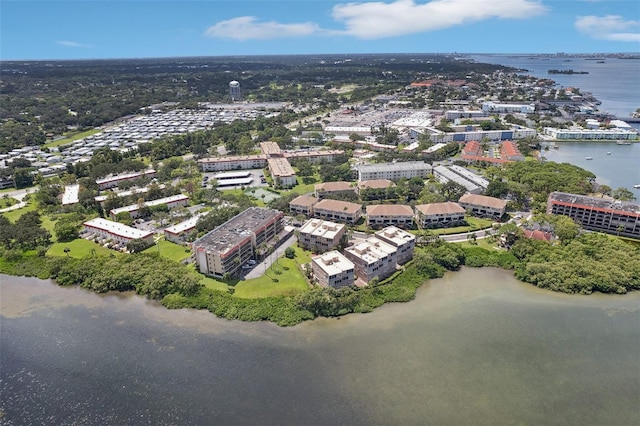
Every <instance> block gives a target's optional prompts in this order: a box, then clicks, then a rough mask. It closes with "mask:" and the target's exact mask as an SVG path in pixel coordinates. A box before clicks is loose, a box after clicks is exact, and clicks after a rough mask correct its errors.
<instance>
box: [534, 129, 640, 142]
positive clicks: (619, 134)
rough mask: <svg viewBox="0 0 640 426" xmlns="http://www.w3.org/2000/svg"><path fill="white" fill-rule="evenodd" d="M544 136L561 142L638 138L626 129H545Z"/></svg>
mask: <svg viewBox="0 0 640 426" xmlns="http://www.w3.org/2000/svg"><path fill="white" fill-rule="evenodd" d="M544 134H545V135H547V136H551V137H552V138H554V139H558V140H563V139H569V140H583V139H590V140H618V139H619V140H630V141H635V140H637V139H639V138H640V136H639V135H638V133H636V132H635V131H633V130H626V129H556V128H553V127H545V128H544Z"/></svg>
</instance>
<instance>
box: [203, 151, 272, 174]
mask: <svg viewBox="0 0 640 426" xmlns="http://www.w3.org/2000/svg"><path fill="white" fill-rule="evenodd" d="M198 165H199V166H200V169H201V170H202V171H203V172H216V171H223V170H241V169H263V168H264V167H265V166H266V165H267V156H266V155H264V154H259V155H234V156H229V157H210V158H203V159H201V160H198Z"/></svg>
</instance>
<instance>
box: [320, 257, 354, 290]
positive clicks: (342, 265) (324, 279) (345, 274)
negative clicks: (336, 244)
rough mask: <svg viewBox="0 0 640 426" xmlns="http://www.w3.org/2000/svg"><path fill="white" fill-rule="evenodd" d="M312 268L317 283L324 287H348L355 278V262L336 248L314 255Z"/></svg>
mask: <svg viewBox="0 0 640 426" xmlns="http://www.w3.org/2000/svg"><path fill="white" fill-rule="evenodd" d="M311 269H312V271H313V277H314V279H315V281H316V283H317V284H318V285H320V286H322V287H334V288H339V287H347V286H350V285H353V281H354V279H355V278H354V269H355V268H354V265H353V263H351V262H350V261H349V259H347V258H346V257H345V256H343V255H342V254H341V253H340V252H339V251H335V250H334V251H329V252H326V253H324V254H320V255H317V256H312V257H311Z"/></svg>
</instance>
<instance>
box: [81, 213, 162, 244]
mask: <svg viewBox="0 0 640 426" xmlns="http://www.w3.org/2000/svg"><path fill="white" fill-rule="evenodd" d="M82 225H83V227H84V229H85V231H87V232H88V233H89V234H93V235H99V236H101V237H103V238H107V239H110V240H113V241H116V242H118V243H123V244H127V243H129V242H131V241H133V240H142V241H144V242H145V243H146V244H147V245H149V246H150V245H152V244H153V232H150V231H143V230H140V229H136V228H132V227H131V226H127V225H123V224H122V223H118V222H113V221H110V220H107V219H103V218H101V217H97V218H95V219H91V220H88V221H86V222H84V223H83V224H82Z"/></svg>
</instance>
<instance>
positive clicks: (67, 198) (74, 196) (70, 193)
mask: <svg viewBox="0 0 640 426" xmlns="http://www.w3.org/2000/svg"><path fill="white" fill-rule="evenodd" d="M79 192H80V185H67V186H65V187H64V194H62V205H63V206H70V205H72V204H77V203H78V202H79V199H78V193H79Z"/></svg>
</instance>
